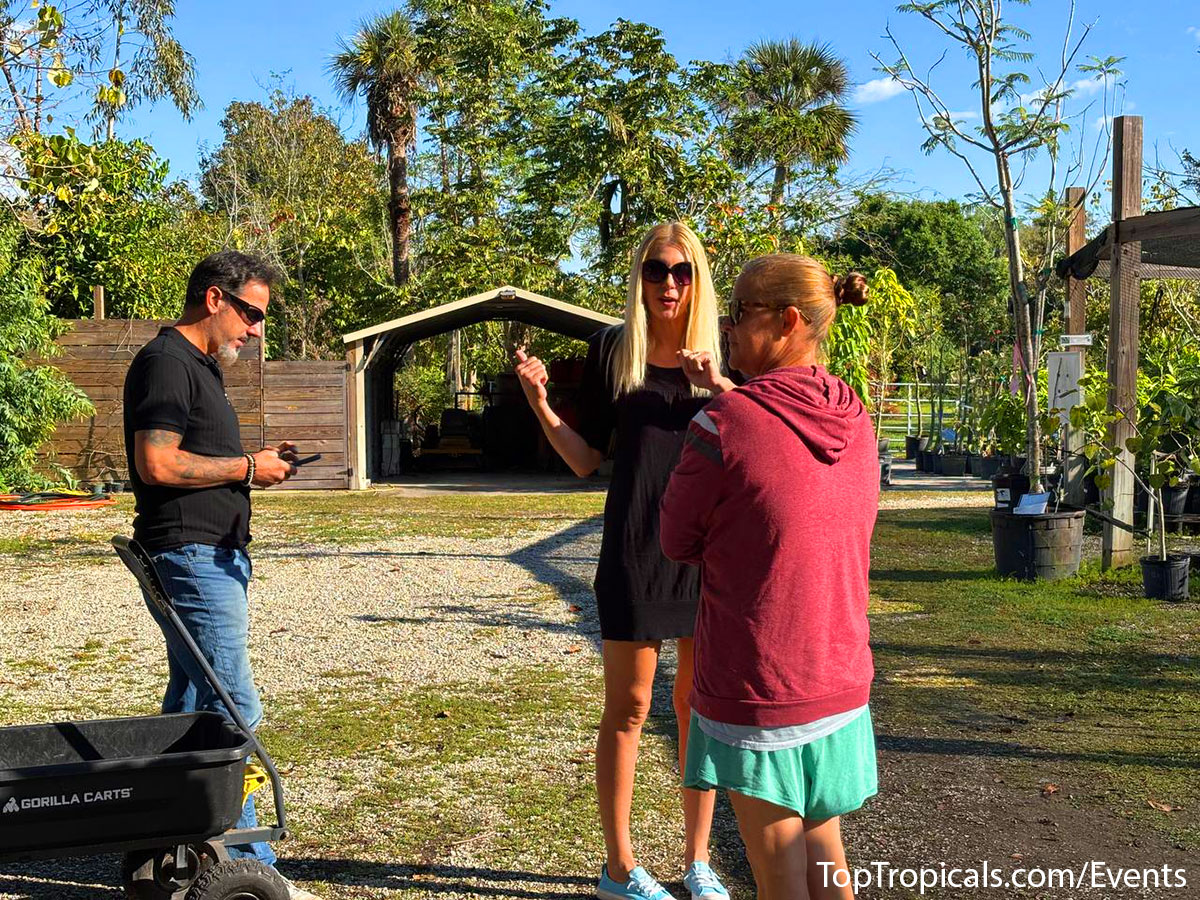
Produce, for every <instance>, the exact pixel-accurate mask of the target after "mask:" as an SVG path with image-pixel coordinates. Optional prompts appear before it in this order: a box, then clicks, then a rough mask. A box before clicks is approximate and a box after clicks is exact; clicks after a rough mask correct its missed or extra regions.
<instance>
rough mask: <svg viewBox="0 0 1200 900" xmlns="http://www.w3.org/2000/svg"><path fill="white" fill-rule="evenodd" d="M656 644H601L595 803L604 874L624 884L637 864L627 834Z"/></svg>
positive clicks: (637, 642)
mask: <svg viewBox="0 0 1200 900" xmlns="http://www.w3.org/2000/svg"><path fill="white" fill-rule="evenodd" d="M658 650H659V642H658V641H605V642H604V649H603V659H604V715H603V716H602V717H601V719H600V733H599V735H598V736H597V738H596V798H597V800H598V801H599V805H600V826H601V828H603V830H604V844H605V847H606V849H607V851H608V874H609V877H610V878H612V879H613V880H615V881H621V882H624V881H628V880H629V870H630V869H632V868H633V867H634V866H635V865H636V864H637V861H636V859H635V857H634V855H633V844H632V841H631V839H630V834H629V815H630V808H631V807H632V805H633V776H634V770H635V769H636V768H637V758H638V741H639V739H640V738H641V736H642V725H643V723H645V721H646V716H647V715H649V713H650V700H651V696H652V694H653V689H654V671H655V669H656V668H657V667H658Z"/></svg>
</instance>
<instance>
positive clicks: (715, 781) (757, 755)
mask: <svg viewBox="0 0 1200 900" xmlns="http://www.w3.org/2000/svg"><path fill="white" fill-rule="evenodd" d="M683 785H684V787H689V788H696V789H698V790H702V791H708V790H712V789H713V788H718V787H721V788H725V789H726V790H729V791H736V792H737V793H739V794H745V795H747V796H749V797H757V798H758V799H760V800H766V801H767V802H768V803H774V804H775V805H776V806H782V807H784V808H786V809H794V810H795V811H796V812H798V813H799V814H800V817H801V818H804V819H812V820H813V821H817V822H819V821H822V820H824V819H830V818H833V817H834V816H840V815H843V814H844V813H848V812H853V811H854V810H856V809H858V808H859V807H861V806H862V805H863V802H864V801H865V800H866V799H867V798H868V797H872V796H874V795H875V794H876V793H878V792H879V778H878V775H877V773H876V769H875V731H874V729H873V728H872V726H871V711H870V709H867V710H864V711H863V714H862V715H861V716H859V717H858V718H856V719H854V721H852V722H850V723H849V724H847V725H843V726H842V727H841V728H839V729H838V730H837V731H835V732H834V733H833V734H827V735H826V736H825V737H823V738H818V739H817V740H815V741H813V742H812V743H810V744H801V745H800V746H799V747H788V748H786V749H783V750H743V749H741V748H739V747H731V746H729V745H728V744H723V743H721V742H720V741H717V740H714V739H713V738H711V737H709V736H708V735H707V734H705V733H704V732H703V731H701V730H700V726H699V724H697V722H696V714H695V712H693V713H692V722H691V726H690V727H689V728H688V746H687V765H686V766H685V769H684V773H683Z"/></svg>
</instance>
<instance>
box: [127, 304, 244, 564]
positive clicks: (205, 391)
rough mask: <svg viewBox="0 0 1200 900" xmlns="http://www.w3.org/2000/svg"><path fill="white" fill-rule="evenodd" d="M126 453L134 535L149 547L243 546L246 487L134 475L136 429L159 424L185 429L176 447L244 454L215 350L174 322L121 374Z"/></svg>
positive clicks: (204, 453) (216, 453)
mask: <svg viewBox="0 0 1200 900" xmlns="http://www.w3.org/2000/svg"><path fill="white" fill-rule="evenodd" d="M124 397H125V456H126V459H127V460H128V462H129V480H130V482H131V483H132V484H133V493H134V496H135V497H136V498H137V515H136V516H135V517H134V520H133V536H134V537H135V538H136V539H137V540H138V542H139V543H141V544H142V546H144V547H145V548H146V549H147V550H148V551H150V552H151V553H161V552H162V551H164V550H171V549H174V548H176V547H182V546H183V545H184V544H208V545H211V546H216V547H245V546H246V545H247V544H248V543H249V542H250V489H249V488H247V487H243V486H242V485H240V484H237V483H232V482H231V483H230V484H222V485H218V486H217V487H208V488H177V487H166V486H161V485H150V484H146V483H145V482H144V481H142V479H141V478H140V477H138V472H137V465H136V464H135V462H134V455H133V448H134V439H133V436H134V434H135V433H136V432H138V431H150V430H153V429H159V430H162V431H173V432H175V433H176V434H180V435H183V440H182V441H181V442H180V445H179V446H180V448H181V449H183V450H186V451H188V452H189V453H196V454H199V455H200V456H241V455H242V454H243V452H244V451H243V450H242V440H241V434H240V432H239V430H238V418H237V413H236V412H235V411H234V408H233V405H232V404H231V403H230V402H229V398H228V397H227V396H226V395H225V378H224V376H223V374H222V373H221V367H220V366H219V365H218V364H217V361H216V360H215V359H213V357H211V356H209V355H208V354H206V353H202V352H201V351H200V350H199V349H198V348H197V347H196V345H195V344H193V343H192V342H191V341H189V340H188V339H187V338H185V337H184V336H183V335H182V334H180V333H179V331H178V330H177V329H175V328H173V327H172V328H164V329H163V330H162V331H160V332H159V333H158V337H156V338H154V339H153V340H152V341H150V343H148V344H146V346H144V347H143V348H142V349H141V350H140V351H139V352H138V355H137V356H136V357H134V360H133V363H132V365H130V367H129V372H128V373H127V374H126V375H125V394H124Z"/></svg>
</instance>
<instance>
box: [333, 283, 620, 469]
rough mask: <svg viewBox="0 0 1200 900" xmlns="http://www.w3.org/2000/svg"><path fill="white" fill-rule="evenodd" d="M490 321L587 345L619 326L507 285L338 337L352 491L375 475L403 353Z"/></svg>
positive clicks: (595, 314) (606, 318) (609, 318)
mask: <svg viewBox="0 0 1200 900" xmlns="http://www.w3.org/2000/svg"><path fill="white" fill-rule="evenodd" d="M489 321H512V322H523V323H524V324H526V325H532V326H535V327H537V328H544V329H547V330H548V331H553V332H555V333H557V334H564V335H567V336H568V337H574V338H579V339H581V340H586V339H587V338H589V337H591V336H592V335H593V334H595V333H596V332H597V331H599V330H600V329H601V328H606V327H608V326H609V325H616V324H619V323H620V321H621V320H620V319H617V318H614V317H613V316H607V315H604V314H603V313H598V312H594V311H593V310H590V309H585V308H584V307H582V306H575V305H574V304H571V303H563V302H562V301H561V300H555V299H553V298H551V297H543V296H542V295H541V294H535V293H533V292H532V291H526V290H522V289H521V288H516V287H511V286H508V285H506V286H504V287H499V288H495V289H493V290H490V291H485V292H484V293H482V294H475V295H474V296H471V297H466V298H464V299H462V300H455V301H453V302H451V303H444V304H442V305H441V306H435V307H433V308H432V309H427V310H423V311H422V312H418V313H413V314H412V315H409V316H404V317H402V318H399V319H393V320H392V321H390V322H383V323H381V324H379V325H374V326H372V327H370V328H363V329H361V330H360V331H354V332H351V333H350V334H346V335H343V336H342V340H343V341H344V342H345V343H346V362H347V364H348V366H349V374H350V378H349V382H350V390H349V392H348V393H349V396H348V408H347V410H346V413H347V415H346V427H347V429H348V431H349V461H350V488H351V490H361V489H363V488H365V487H368V486H369V485H370V483H371V479H372V477H373V476H374V474H375V473H376V472H377V471H378V460H379V458H380V454H381V438H380V434H379V428H378V423H379V422H380V421H381V420H382V419H384V418H386V417H387V416H388V415H389V414H390V413H389V411H390V410H391V409H392V406H393V394H394V391H395V388H394V380H395V379H394V375H395V372H396V369H397V368H398V367H399V366H401V365H403V362H404V358H405V355H406V354H407V352H408V349H409V348H410V347H411V346H412V345H413V344H415V343H416V342H417V341H421V340H425V339H426V338H431V337H436V336H437V335H439V334H445V333H446V332H450V331H456V330H458V329H460V328H466V327H467V326H468V325H474V324H476V323H478V322H489Z"/></svg>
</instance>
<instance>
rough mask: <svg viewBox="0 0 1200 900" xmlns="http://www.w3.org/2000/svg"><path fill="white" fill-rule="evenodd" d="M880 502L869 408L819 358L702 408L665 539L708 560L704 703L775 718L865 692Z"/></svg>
mask: <svg viewBox="0 0 1200 900" xmlns="http://www.w3.org/2000/svg"><path fill="white" fill-rule="evenodd" d="M878 506H879V455H878V452H877V448H876V441H875V430H874V428H873V427H872V424H871V418H870V416H869V415H868V414H867V411H866V409H865V408H864V407H863V403H862V401H861V400H860V399H859V398H858V395H857V394H855V393H854V391H853V390H852V389H851V388H850V386H849V385H847V384H846V383H845V382H844V381H842V380H841V379H839V378H837V377H835V376H833V375H830V374H829V373H828V372H827V371H825V369H824V368H823V367H821V366H802V367H795V368H787V369H776V370H775V371H773V372H768V373H766V374H764V375H760V376H758V377H757V378H753V379H751V380H750V381H748V382H746V383H745V384H744V385H742V386H741V387H739V388H737V389H735V390H732V391H728V392H726V393H724V394H721V395H720V396H718V397H716V398H715V399H714V400H713V401H712V402H711V403H709V405H708V406H706V407H705V409H704V411H703V412H701V413H699V414H698V415H697V416H696V418H695V419H693V420H692V423H691V425H690V426H689V428H688V434H687V437H686V439H685V442H684V449H683V453H682V455H681V456H680V459H679V464H678V465H677V466H676V467H675V471H674V473H673V474H672V476H671V481H670V483H669V484H668V486H667V491H666V494H664V495H663V499H662V507H661V539H662V548H663V552H664V553H665V554H666V555H667V556H668V557H670V558H671V559H674V560H679V561H681V562H687V563H691V564H693V565H699V566H700V567H701V570H700V571H701V596H700V611H699V614H698V616H697V619H696V632H695V654H696V661H695V678H694V682H693V689H692V695H691V704H692V708H693V709H695V710H696V712H698V713H699V714H700V715H702V716H704V717H705V718H708V719H713V720H715V721H718V722H725V723H728V724H731V725H757V726H760V727H764V728H773V727H779V726H784V725H803V724H806V723H808V722H813V721H816V720H817V719H821V718H824V717H825V716H830V715H834V714H835V713H840V712H846V711H848V710H851V709H855V708H857V707H859V706H862V705H863V704H865V703H866V702H867V700H868V698H869V696H870V686H871V678H872V677H873V675H874V671H875V670H874V665H873V664H872V661H871V649H870V647H869V646H868V643H867V641H868V637H869V631H868V626H867V596H868V590H867V574H868V570H869V569H870V543H871V532H872V530H873V529H874V527H875V513H876V510H877V509H878Z"/></svg>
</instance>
